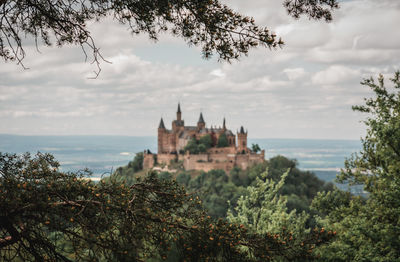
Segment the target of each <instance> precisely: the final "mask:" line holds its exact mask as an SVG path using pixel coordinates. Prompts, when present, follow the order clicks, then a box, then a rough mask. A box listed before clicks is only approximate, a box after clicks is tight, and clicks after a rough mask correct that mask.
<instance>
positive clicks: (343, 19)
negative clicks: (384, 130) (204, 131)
mask: <svg viewBox="0 0 400 262" xmlns="http://www.w3.org/2000/svg"><path fill="white" fill-rule="evenodd" d="M226 3H227V4H228V5H229V6H231V7H232V8H234V9H235V10H239V11H240V12H241V13H243V14H246V15H249V16H253V17H254V18H255V20H256V22H257V24H258V25H262V26H267V27H268V28H269V29H270V30H271V31H273V32H275V33H277V34H278V36H280V37H282V39H283V41H284V42H285V45H284V46H283V48H278V49H276V50H274V49H272V50H270V49H265V48H258V49H252V50H250V53H249V55H248V56H247V57H242V58H241V59H240V60H239V61H233V62H232V63H231V64H229V63H226V62H218V61H217V58H216V57H214V58H212V59H210V60H204V59H203V58H202V57H201V52H200V50H199V49H198V48H196V47H189V46H188V45H187V44H186V43H185V42H184V41H183V40H182V39H180V38H176V37H172V36H170V35H168V34H163V35H161V36H160V39H159V40H158V41H157V42H153V41H150V40H148V37H147V36H146V35H144V34H143V35H139V36H136V35H135V36H132V35H131V34H130V33H129V32H128V30H127V28H126V26H124V25H120V24H118V23H116V22H115V21H112V20H110V19H109V20H103V21H101V22H98V23H95V22H92V23H91V24H90V25H89V28H90V30H91V31H92V32H93V37H94V39H95V41H96V43H97V46H98V47H100V48H101V52H102V54H103V56H104V57H105V58H106V59H107V60H108V61H110V62H111V63H110V64H108V63H102V64H101V68H102V71H101V73H100V75H99V76H98V78H97V79H91V77H92V76H93V71H94V70H96V67H95V65H93V64H91V63H90V62H85V56H84V54H83V53H82V51H81V49H80V48H79V47H74V46H66V47H62V48H58V47H51V48H46V47H40V48H39V50H40V53H39V52H38V51H36V48H35V47H34V46H33V43H32V41H29V40H26V42H25V49H26V51H27V57H26V58H25V60H24V64H25V66H26V67H28V68H29V69H23V68H22V67H21V66H19V65H16V64H15V63H11V62H8V63H5V62H3V61H0V133H3V134H17V135H128V136H156V132H157V127H158V124H159V121H160V118H161V117H163V119H164V123H165V124H166V127H167V128H170V126H171V121H172V120H173V119H174V118H175V117H176V109H177V104H178V102H180V103H181V108H182V117H183V119H184V120H185V124H186V125H196V122H197V120H198V118H199V114H200V112H203V116H204V120H205V122H206V125H207V126H210V125H213V126H214V125H216V126H220V125H222V120H223V118H224V117H225V118H226V123H227V127H228V128H229V129H231V130H232V131H234V132H235V131H236V130H238V129H239V128H240V126H242V125H243V126H244V128H245V129H247V130H248V133H249V135H248V136H249V137H251V138H305V139H359V138H360V137H361V136H363V135H364V134H365V126H364V124H363V123H362V122H361V120H362V119H363V117H364V116H363V115H361V114H360V113H357V112H353V111H352V110H351V106H352V105H357V104H362V103H363V98H364V97H369V96H371V95H372V94H371V92H370V90H369V89H368V88H367V87H365V86H361V85H360V81H361V80H362V79H364V78H367V77H370V76H373V77H377V76H378V75H379V74H380V73H382V74H383V75H384V76H385V77H386V78H387V79H389V78H390V76H391V75H393V73H394V72H395V71H396V70H399V69H400V59H399V58H400V30H399V25H400V1H398V0H379V1H376V0H350V1H345V2H342V3H341V7H340V9H339V10H337V11H335V13H334V17H333V21H332V22H330V23H325V22H323V21H312V20H309V19H307V18H305V17H304V18H301V19H299V20H295V19H293V18H291V17H289V16H288V15H287V14H286V11H285V9H284V8H283V6H282V1H276V0H252V1H241V0H230V1H226ZM388 85H389V81H388Z"/></svg>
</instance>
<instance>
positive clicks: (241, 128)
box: [240, 126, 244, 134]
mask: <svg viewBox="0 0 400 262" xmlns="http://www.w3.org/2000/svg"><path fill="white" fill-rule="evenodd" d="M240 134H244V128H243V126H241V127H240Z"/></svg>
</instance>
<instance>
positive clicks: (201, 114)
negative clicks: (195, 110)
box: [197, 113, 205, 123]
mask: <svg viewBox="0 0 400 262" xmlns="http://www.w3.org/2000/svg"><path fill="white" fill-rule="evenodd" d="M197 123H205V122H204V118H203V113H200V117H199V121H198V122H197Z"/></svg>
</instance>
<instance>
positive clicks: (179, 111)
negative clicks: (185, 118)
mask: <svg viewBox="0 0 400 262" xmlns="http://www.w3.org/2000/svg"><path fill="white" fill-rule="evenodd" d="M176 120H178V121H181V120H182V112H181V103H178V111H177V112H176Z"/></svg>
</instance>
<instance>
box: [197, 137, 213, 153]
mask: <svg viewBox="0 0 400 262" xmlns="http://www.w3.org/2000/svg"><path fill="white" fill-rule="evenodd" d="M199 145H204V147H205V148H206V149H209V148H211V147H212V145H213V141H212V138H211V136H210V135H209V134H207V135H204V136H202V137H200V139H199Z"/></svg>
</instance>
